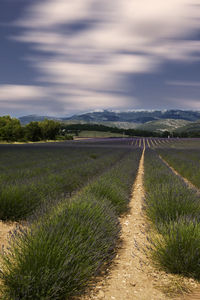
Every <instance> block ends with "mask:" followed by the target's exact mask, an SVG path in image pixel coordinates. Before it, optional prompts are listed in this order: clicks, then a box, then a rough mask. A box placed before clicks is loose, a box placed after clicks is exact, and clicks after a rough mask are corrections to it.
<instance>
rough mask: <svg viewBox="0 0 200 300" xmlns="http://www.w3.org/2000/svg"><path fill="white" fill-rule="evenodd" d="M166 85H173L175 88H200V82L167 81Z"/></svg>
mask: <svg viewBox="0 0 200 300" xmlns="http://www.w3.org/2000/svg"><path fill="white" fill-rule="evenodd" d="M166 84H167V85H175V86H186V87H187V86H188V87H200V81H178V80H175V81H167V82H166Z"/></svg>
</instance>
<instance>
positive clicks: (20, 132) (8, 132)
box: [0, 116, 200, 142]
mask: <svg viewBox="0 0 200 300" xmlns="http://www.w3.org/2000/svg"><path fill="white" fill-rule="evenodd" d="M83 130H86V131H103V132H111V133H121V134H124V135H128V136H143V137H200V131H191V132H180V133H177V132H173V133H171V132H169V131H164V132H156V131H144V130H140V129H123V128H117V127H110V126H105V125H102V124H65V123H60V122H58V121H54V120H48V119H45V120H43V121H39V122H38V121H32V122H30V123H29V124H27V125H25V126H23V125H21V123H20V121H19V120H18V119H16V118H11V117H10V116H3V117H0V141H7V142H17V141H18V142H27V141H32V142H37V141H43V140H68V139H73V135H78V134H79V133H80V132H81V131H83Z"/></svg>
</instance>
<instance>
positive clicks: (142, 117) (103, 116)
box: [63, 110, 200, 124]
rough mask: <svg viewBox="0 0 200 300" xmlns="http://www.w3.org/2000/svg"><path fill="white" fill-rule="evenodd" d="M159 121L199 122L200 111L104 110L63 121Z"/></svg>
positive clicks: (140, 122) (74, 116) (142, 122)
mask: <svg viewBox="0 0 200 300" xmlns="http://www.w3.org/2000/svg"><path fill="white" fill-rule="evenodd" d="M159 119H175V120H186V121H197V120H198V119H200V112H199V111H184V110H164V111H161V110H152V111H145V110H144V111H137V110H135V111H127V112H115V111H108V110H104V111H101V112H90V113H85V114H81V115H73V116H71V117H69V118H63V120H77V121H80V120H82V121H86V122H129V123H132V122H133V123H139V124H144V123H146V122H150V121H156V120H159Z"/></svg>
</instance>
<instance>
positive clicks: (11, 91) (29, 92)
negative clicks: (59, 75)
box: [0, 84, 47, 101]
mask: <svg viewBox="0 0 200 300" xmlns="http://www.w3.org/2000/svg"><path fill="white" fill-rule="evenodd" d="M46 96H47V92H46V91H45V88H42V87H38V86H32V85H12V84H2V85H0V101H6V100H8V101H9V100H13V101H18V100H27V101H28V100H33V99H34V100H41V99H42V98H44V97H46Z"/></svg>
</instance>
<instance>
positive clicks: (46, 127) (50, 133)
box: [39, 119, 61, 140]
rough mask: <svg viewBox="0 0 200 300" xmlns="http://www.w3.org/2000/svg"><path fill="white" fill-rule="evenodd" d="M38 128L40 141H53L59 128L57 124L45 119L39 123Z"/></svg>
mask: <svg viewBox="0 0 200 300" xmlns="http://www.w3.org/2000/svg"><path fill="white" fill-rule="evenodd" d="M39 127H40V129H41V134H42V139H44V140H55V138H56V135H58V134H59V132H60V128H61V127H60V123H59V122H56V121H53V120H47V119H45V120H44V121H42V122H39Z"/></svg>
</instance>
